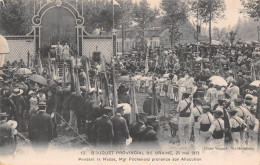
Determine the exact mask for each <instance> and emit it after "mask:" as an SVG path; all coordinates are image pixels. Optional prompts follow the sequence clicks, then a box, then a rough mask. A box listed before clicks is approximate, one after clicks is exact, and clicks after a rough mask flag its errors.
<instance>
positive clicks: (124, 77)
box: [118, 76, 136, 82]
mask: <svg viewBox="0 0 260 165" xmlns="http://www.w3.org/2000/svg"><path fill="white" fill-rule="evenodd" d="M118 81H120V82H128V81H130V77H129V76H121V77H119V78H118ZM131 81H136V79H135V78H134V77H131Z"/></svg>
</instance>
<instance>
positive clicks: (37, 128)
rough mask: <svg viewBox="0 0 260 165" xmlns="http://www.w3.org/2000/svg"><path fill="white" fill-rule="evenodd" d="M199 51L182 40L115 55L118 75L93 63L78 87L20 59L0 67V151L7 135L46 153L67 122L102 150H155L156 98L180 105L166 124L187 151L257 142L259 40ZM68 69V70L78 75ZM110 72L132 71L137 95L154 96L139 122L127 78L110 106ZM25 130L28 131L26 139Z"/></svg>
mask: <svg viewBox="0 0 260 165" xmlns="http://www.w3.org/2000/svg"><path fill="white" fill-rule="evenodd" d="M198 50H199V52H200V53H198V52H197V47H196V45H179V46H177V47H175V48H171V49H165V50H163V51H161V50H158V51H154V53H150V54H149V56H148V55H142V54H138V53H136V54H129V55H126V56H122V57H116V59H115V64H114V66H115V70H116V71H115V73H113V72H110V71H111V64H107V65H106V68H107V71H108V72H109V73H108V74H107V76H108V77H107V80H106V79H105V80H104V79H103V78H104V75H103V76H102V74H99V73H97V70H98V68H97V66H98V65H97V62H92V63H93V65H92V66H90V68H89V73H86V72H85V71H87V70H84V69H81V68H80V69H79V72H78V71H77V74H76V76H77V75H78V80H79V83H78V89H79V90H77V87H75V86H77V85H75V81H74V80H75V79H73V77H76V76H71V77H72V78H71V81H69V82H64V81H63V80H64V79H58V80H55V79H52V78H51V75H48V72H44V73H38V72H37V71H38V70H37V71H36V70H35V69H33V68H31V69H28V70H30V71H29V72H28V73H23V74H18V73H19V72H18V71H19V70H21V69H25V65H24V63H22V60H21V61H20V62H19V64H18V63H17V62H16V63H15V64H11V63H10V62H7V63H6V64H5V66H4V67H3V68H2V72H1V94H0V99H1V106H0V107H1V113H0V118H1V124H0V131H1V134H0V145H1V150H0V152H1V153H4V154H10V153H13V152H14V151H15V147H10V144H15V140H10V139H14V137H16V136H17V137H21V138H22V139H24V140H26V142H28V141H31V144H32V147H33V148H34V149H35V151H45V150H46V149H47V147H48V144H49V142H50V141H51V140H52V139H54V138H56V137H57V136H58V132H57V128H58V127H63V126H65V129H66V130H67V131H69V130H71V131H74V132H75V133H76V135H85V136H84V140H85V141H87V142H88V144H89V145H91V146H96V147H98V148H104V147H105V148H120V149H124V148H125V147H126V141H127V139H129V138H130V137H131V139H132V143H131V145H129V146H135V147H140V146H141V147H144V145H145V146H146V147H152V148H158V146H159V137H158V136H159V134H160V126H159V122H158V116H157V114H158V113H160V111H161V102H160V99H159V97H168V98H169V99H170V100H171V101H173V102H175V103H178V105H177V107H170V110H169V112H170V113H171V112H177V113H178V116H177V117H176V116H174V118H175V119H177V121H176V120H171V121H169V122H172V121H174V122H175V124H176V125H178V136H179V139H180V146H181V147H182V148H190V147H191V143H190V142H191V141H193V142H194V144H195V147H198V148H201V147H204V146H209V145H215V146H218V147H221V146H223V147H224V144H226V143H225V142H230V145H233V146H236V147H238V146H239V147H246V146H250V147H256V146H257V137H258V131H259V120H258V116H257V113H256V112H257V108H256V104H257V96H258V95H257V88H258V86H255V87H252V85H250V84H251V83H252V82H253V81H255V80H256V79H257V78H258V72H257V71H258V70H257V69H258V63H257V62H258V60H259V59H258V58H259V55H260V53H259V52H258V51H259V48H258V45H257V44H251V45H245V44H239V43H238V44H237V45H235V46H232V47H230V46H226V45H218V46H205V45H200V47H199V49H198ZM101 65H102V64H101ZM252 68H253V69H252ZM36 69H37V68H36ZM254 69H255V70H254ZM71 70H72V71H71V72H68V74H69V73H73V72H75V69H74V68H72V69H71ZM114 74H117V75H118V76H116V75H114ZM72 75H73V74H72ZM88 75H89V78H87V76H88ZM113 76H114V77H122V76H129V77H130V79H131V80H130V82H135V83H134V88H136V90H137V92H146V93H147V94H149V96H148V97H147V99H146V100H145V101H144V103H143V107H142V109H140V108H139V111H136V112H135V115H136V116H135V120H134V122H131V121H130V115H131V109H134V108H133V102H131V98H132V99H133V97H132V96H131V94H130V93H131V92H129V91H130V89H131V87H130V86H128V85H127V83H125V82H124V83H122V84H121V85H117V86H119V87H118V88H117V89H116V90H117V93H118V95H117V96H118V98H116V104H118V105H117V108H116V109H114V108H113V105H114V104H115V101H113V97H116V95H115V92H114V91H113V88H112V87H113V85H114V86H116V85H115V82H113V78H114V77H113ZM214 76H215V79H213V78H212V77H214ZM105 77H106V76H105ZM42 78H43V79H42ZM211 78H212V79H211ZM119 79H120V78H119ZM97 80H99V81H100V82H98V81H97ZM86 81H90V82H89V84H91V85H89V86H90V87H87V86H86V85H85V84H87V83H86ZM106 83H107V84H106ZM113 83H114V84H113ZM258 85H259V84H258ZM91 87H94V88H91ZM113 93H114V96H113ZM107 100H108V101H107ZM154 102H156V104H154ZM154 106H156V107H154ZM155 110H157V111H158V113H154V111H155ZM8 122H9V123H13V124H12V125H11V124H8ZM2 132H3V133H2ZM23 132H28V134H29V135H28V137H25V136H23V135H22V133H23ZM18 135H19V136H18ZM80 137H81V138H82V136H80ZM2 146H4V147H6V149H5V150H2Z"/></svg>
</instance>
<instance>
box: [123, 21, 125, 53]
mask: <svg viewBox="0 0 260 165" xmlns="http://www.w3.org/2000/svg"><path fill="white" fill-rule="evenodd" d="M124 45H125V35H124V26H123V25H122V56H124Z"/></svg>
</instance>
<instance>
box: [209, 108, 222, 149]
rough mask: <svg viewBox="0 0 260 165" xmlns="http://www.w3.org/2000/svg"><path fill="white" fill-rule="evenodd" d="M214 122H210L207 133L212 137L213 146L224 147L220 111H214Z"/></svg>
mask: <svg viewBox="0 0 260 165" xmlns="http://www.w3.org/2000/svg"><path fill="white" fill-rule="evenodd" d="M214 117H215V120H214V121H213V122H212V124H211V126H210V128H209V132H210V134H211V135H212V143H213V146H216V147H220V148H221V147H224V129H225V127H224V120H223V119H222V117H223V112H222V111H221V110H215V111H214Z"/></svg>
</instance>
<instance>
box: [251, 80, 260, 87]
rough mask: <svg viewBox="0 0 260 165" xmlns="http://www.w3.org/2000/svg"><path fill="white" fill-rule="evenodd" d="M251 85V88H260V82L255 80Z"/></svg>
mask: <svg viewBox="0 0 260 165" xmlns="http://www.w3.org/2000/svg"><path fill="white" fill-rule="evenodd" d="M250 85H251V86H255V87H259V85H260V80H255V81H253V82H251V84H250Z"/></svg>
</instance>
